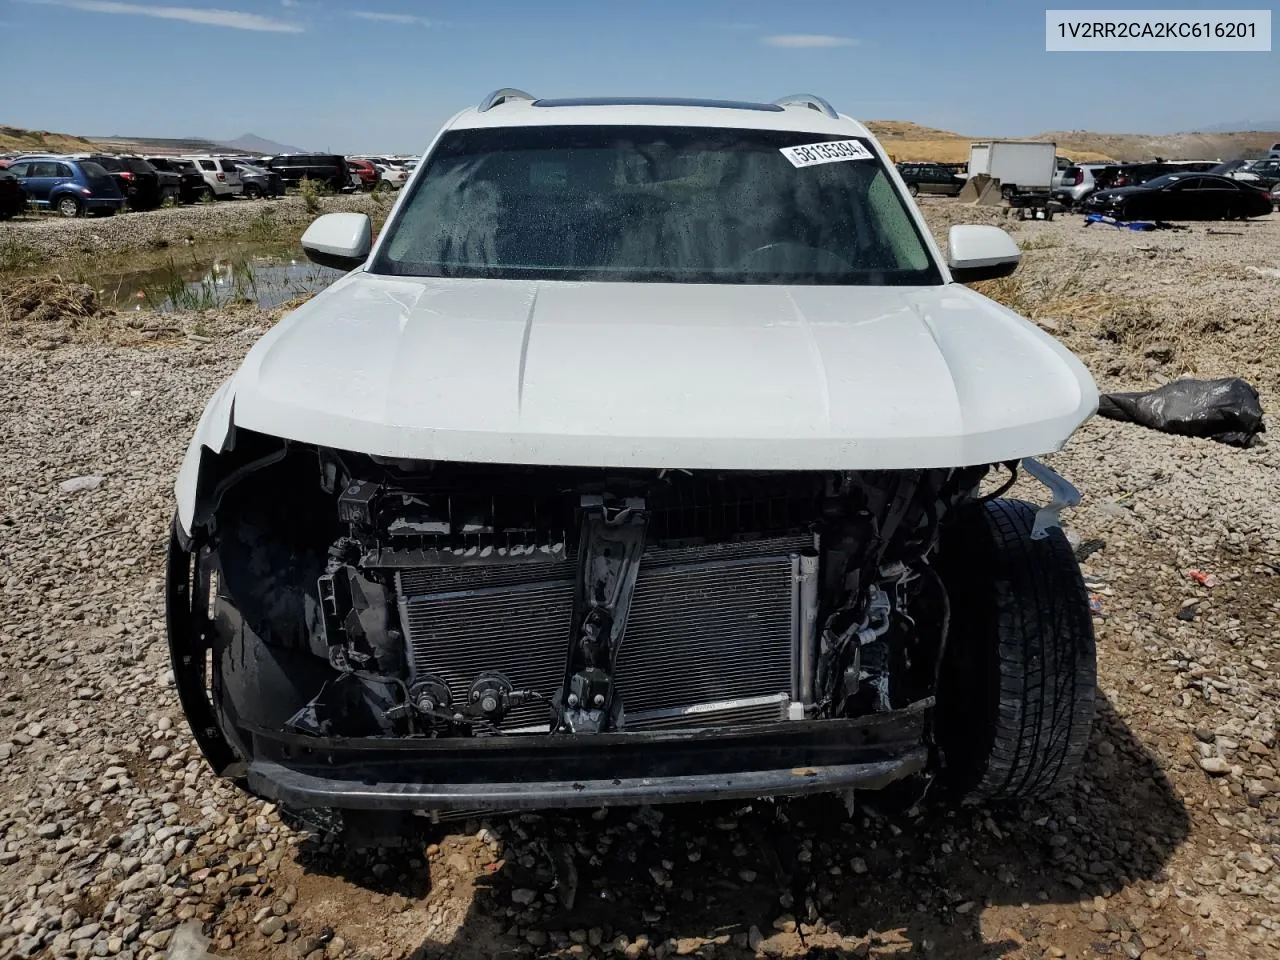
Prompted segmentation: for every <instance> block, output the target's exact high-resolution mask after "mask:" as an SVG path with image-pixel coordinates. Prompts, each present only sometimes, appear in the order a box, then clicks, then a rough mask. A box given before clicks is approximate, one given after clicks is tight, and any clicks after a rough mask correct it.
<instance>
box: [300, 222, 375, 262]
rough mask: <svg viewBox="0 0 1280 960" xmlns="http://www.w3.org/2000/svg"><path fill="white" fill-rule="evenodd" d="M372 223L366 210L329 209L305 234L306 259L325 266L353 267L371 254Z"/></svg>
mask: <svg viewBox="0 0 1280 960" xmlns="http://www.w3.org/2000/svg"><path fill="white" fill-rule="evenodd" d="M372 246H373V226H372V224H370V223H369V217H368V216H367V215H366V214H363V213H326V214H325V215H324V216H322V217H317V218H316V219H315V220H314V221H313V222H312V224H311V226H309V227H307V232H306V233H304V234H303V235H302V250H303V252H304V253H306V255H307V259H309V260H311V261H312V262H313V263H318V264H320V266H322V267H336V268H337V269H339V270H354V269H355V268H356V267H358V266H360V265H361V264H362V263H364V262H365V260H367V259H368V258H369V250H370V248H372Z"/></svg>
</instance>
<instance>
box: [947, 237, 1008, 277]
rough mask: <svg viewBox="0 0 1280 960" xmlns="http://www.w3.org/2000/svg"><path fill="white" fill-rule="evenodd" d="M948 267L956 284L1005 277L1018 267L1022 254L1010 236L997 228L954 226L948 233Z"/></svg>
mask: <svg viewBox="0 0 1280 960" xmlns="http://www.w3.org/2000/svg"><path fill="white" fill-rule="evenodd" d="M947 247H948V249H949V251H950V253H949V256H948V258H947V266H948V267H950V268H951V279H953V280H955V281H956V282H957V283H973V282H974V281H975V280H994V279H995V278H996V277H1007V276H1009V274H1011V273H1013V271H1014V270H1016V269H1017V268H1018V261H1019V260H1021V259H1022V254H1021V252H1019V250H1018V245H1017V244H1016V243H1014V242H1013V237H1011V236H1009V234H1007V233H1005V232H1004V231H1003V230H1001V229H1000V228H999V227H980V226H975V225H973V224H963V225H960V226H955V227H952V228H951V229H950V231H948V233H947Z"/></svg>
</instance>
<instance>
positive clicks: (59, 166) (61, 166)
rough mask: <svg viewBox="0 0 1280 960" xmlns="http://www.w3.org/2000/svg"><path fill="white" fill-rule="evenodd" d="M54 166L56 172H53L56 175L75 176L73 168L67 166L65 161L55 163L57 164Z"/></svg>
mask: <svg viewBox="0 0 1280 960" xmlns="http://www.w3.org/2000/svg"><path fill="white" fill-rule="evenodd" d="M53 167H54V173H53V176H55V177H70V176H74V174H72V172H71V168H70V167H69V166H67V164H65V163H55V164H54V165H53Z"/></svg>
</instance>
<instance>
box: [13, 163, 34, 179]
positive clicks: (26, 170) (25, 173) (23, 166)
mask: <svg viewBox="0 0 1280 960" xmlns="http://www.w3.org/2000/svg"><path fill="white" fill-rule="evenodd" d="M33 166H34V164H31V163H15V164H14V165H13V166H11V167H10V168H9V172H10V173H12V174H13V175H14V176H15V177H29V176H31V168H32V167H33Z"/></svg>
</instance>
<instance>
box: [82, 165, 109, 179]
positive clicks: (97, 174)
mask: <svg viewBox="0 0 1280 960" xmlns="http://www.w3.org/2000/svg"><path fill="white" fill-rule="evenodd" d="M80 169H81V170H83V171H84V175H85V176H86V177H88V178H89V179H90V180H101V179H103V178H105V177H109V176H110V174H108V173H107V171H106V168H105V167H102V166H100V165H99V164H96V163H94V162H93V161H92V160H81V161H80Z"/></svg>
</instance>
